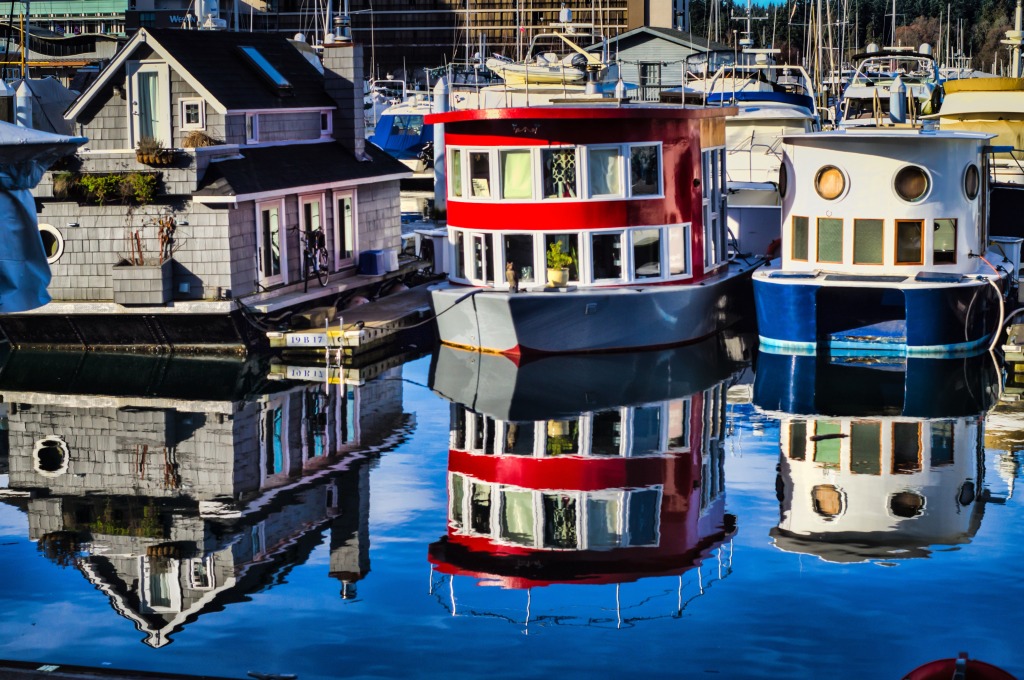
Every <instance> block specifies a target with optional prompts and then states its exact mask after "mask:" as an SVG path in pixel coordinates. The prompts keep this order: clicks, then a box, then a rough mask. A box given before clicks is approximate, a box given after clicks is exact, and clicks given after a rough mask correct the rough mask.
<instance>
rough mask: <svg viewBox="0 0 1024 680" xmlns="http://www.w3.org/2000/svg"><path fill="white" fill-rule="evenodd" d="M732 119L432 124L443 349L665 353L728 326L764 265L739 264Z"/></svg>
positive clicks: (630, 112)
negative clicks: (447, 265) (442, 210)
mask: <svg viewBox="0 0 1024 680" xmlns="http://www.w3.org/2000/svg"><path fill="white" fill-rule="evenodd" d="M735 112H736V109H735V108H733V107H716V108H708V109H694V108H683V107H679V106H667V105H658V104H647V105H630V104H628V103H624V102H621V101H620V100H613V101H612V102H611V103H609V102H608V101H607V100H605V101H604V102H603V103H600V102H594V103H590V104H580V103H576V104H575V105H566V106H559V105H554V106H546V107H545V106H541V107H530V108H506V109H484V110H472V111H454V112H449V113H443V114H434V115H432V116H429V117H428V119H427V122H428V123H435V124H437V123H442V124H444V125H445V145H446V149H447V155H446V171H447V177H448V184H447V186H448V234H449V248H450V253H449V254H450V257H449V262H451V263H453V265H452V267H451V271H450V273H449V281H448V282H447V283H445V284H441V285H439V286H438V287H436V288H435V289H434V290H433V304H434V309H435V312H436V314H437V323H438V329H439V333H440V338H441V341H442V342H444V343H446V344H449V345H455V346H461V347H467V348H473V349H478V350H483V351H490V352H500V353H506V354H509V355H520V354H529V353H539V354H543V353H560V352H581V351H610V350H623V349H631V348H642V347H665V346H671V345H678V344H682V343H686V342H691V341H694V340H698V339H700V338H703V337H706V336H709V335H711V334H713V333H715V332H716V331H718V330H721V329H722V328H724V327H726V326H727V325H729V324H731V323H732V322H734V321H735V320H737V318H738V315H737V314H735V313H734V311H735V310H734V309H733V307H734V305H735V304H736V303H741V302H742V301H743V299H744V297H746V296H749V276H750V273H751V272H752V271H753V269H754V268H756V267H757V266H758V265H759V264H761V263H762V261H761V260H760V259H752V260H749V261H737V260H735V259H734V258H731V257H730V255H729V248H728V247H727V245H728V244H727V242H726V222H725V197H724V192H723V187H724V186H725V182H724V175H725V167H724V154H725V117H726V116H727V115H732V114H735Z"/></svg>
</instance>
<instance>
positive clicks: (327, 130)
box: [320, 109, 334, 139]
mask: <svg viewBox="0 0 1024 680" xmlns="http://www.w3.org/2000/svg"><path fill="white" fill-rule="evenodd" d="M324 118H326V119H327V126H326V127H324ZM333 135H334V116H333V115H332V110H331V109H321V110H320V139H326V138H328V137H332V136H333Z"/></svg>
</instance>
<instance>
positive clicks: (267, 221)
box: [256, 192, 356, 286]
mask: <svg viewBox="0 0 1024 680" xmlns="http://www.w3.org/2000/svg"><path fill="white" fill-rule="evenodd" d="M354 198H355V197H354V196H353V194H351V193H348V192H345V193H341V192H335V196H334V200H335V201H336V203H335V212H334V220H333V224H330V223H329V221H328V220H327V219H325V215H324V202H325V201H326V200H327V199H326V196H324V195H322V194H321V195H316V196H304V197H301V198H300V199H299V210H300V213H299V224H297V225H294V227H293V228H296V229H301V230H302V231H303V233H310V232H315V231H320V230H324V229H327V228H330V236H331V238H330V239H327V240H325V243H327V244H328V251H329V252H331V258H332V259H331V263H330V264H331V270H332V271H336V270H339V269H341V268H342V267H343V266H347V265H349V264H351V263H352V262H353V260H354V258H355V248H356V233H355V202H354ZM284 211H285V202H284V199H277V200H273V201H266V202H263V203H259V204H257V206H256V236H257V240H256V257H257V262H258V264H259V279H260V285H262V286H271V285H277V284H281V283H288V282H290V281H294V280H296V276H295V275H293V274H292V273H291V272H289V271H288V260H289V257H288V249H289V247H293V248H296V247H297V248H298V249H299V251H300V257H301V249H302V244H301V243H300V242H299V241H298V239H297V238H295V237H293V238H292V239H289V238H287V237H286V231H285V228H286V225H285V212H284ZM293 261H294V259H293ZM300 268H301V262H300ZM298 276H300V277H301V276H302V272H301V271H300V272H298ZM298 280H301V279H298Z"/></svg>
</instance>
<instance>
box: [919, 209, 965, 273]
mask: <svg viewBox="0 0 1024 680" xmlns="http://www.w3.org/2000/svg"><path fill="white" fill-rule="evenodd" d="M939 220H946V221H947V222H952V223H953V250H951V251H945V250H944V251H941V252H943V253H946V252H949V253H951V254H952V256H953V261H952V262H937V261H936V260H935V255H936V253H937V252H939V251H936V250H935V232H936V231H938V225H937V224H936V223H937V222H938V221H939ZM958 222H959V220H958V219H957V218H956V217H933V218H932V231H931V236H932V239H931V240H932V248H931V252H932V265H934V266H937V267H947V266H949V265H955V264H956V263H957V259H958V258H957V247H956V245H957V239H958V238H959V224H958ZM922 240H923V239H922Z"/></svg>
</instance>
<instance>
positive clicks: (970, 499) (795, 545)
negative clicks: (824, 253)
mask: <svg viewBox="0 0 1024 680" xmlns="http://www.w3.org/2000/svg"><path fill="white" fill-rule="evenodd" d="M999 380H1000V375H999V370H998V367H997V366H996V365H995V364H994V363H993V361H992V359H991V357H990V356H989V355H988V354H984V355H981V356H975V357H971V358H960V359H908V360H907V361H906V362H905V363H903V364H901V365H898V366H877V365H875V366H868V365H856V364H842V363H838V364H837V363H831V362H830V361H829V359H828V358H827V357H813V356H787V355H780V354H767V353H762V354H761V355H760V356H759V357H758V370H757V379H756V381H755V390H754V400H755V404H756V405H757V406H758V407H759V408H760V409H762V410H765V411H767V412H769V413H770V414H771V415H773V416H775V417H777V418H779V420H780V422H781V427H780V432H781V436H780V449H781V450H780V456H779V468H778V479H777V481H776V486H777V491H778V498H779V503H780V520H779V525H778V526H777V527H776V528H774V529H772V532H771V535H772V538H773V539H774V541H775V545H776V547H778V548H779V549H781V550H784V551H787V552H798V553H804V554H808V555H817V556H818V557H820V558H822V559H824V560H827V561H830V562H863V561H876V560H877V561H891V560H899V559H908V558H914V557H928V556H929V555H930V554H931V553H932V552H933V551H934V550H941V549H942V548H943V547H946V546H954V545H960V544H965V543H969V542H970V541H971V540H972V538H973V536H974V535H975V533H977V531H978V528H979V526H980V524H981V519H982V516H983V514H984V510H985V504H986V503H987V502H988V501H989V500H990V497H989V492H988V490H987V488H986V485H985V479H984V474H985V459H984V455H985V446H984V422H985V414H986V412H987V411H988V410H989V409H990V408H991V407H992V405H993V404H994V403H995V400H996V397H997V392H998V385H999Z"/></svg>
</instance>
